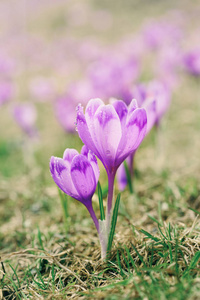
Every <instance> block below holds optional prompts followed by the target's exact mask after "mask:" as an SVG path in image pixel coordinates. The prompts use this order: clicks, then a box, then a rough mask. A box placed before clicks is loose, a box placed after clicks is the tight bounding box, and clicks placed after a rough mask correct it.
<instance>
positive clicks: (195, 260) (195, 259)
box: [183, 251, 200, 277]
mask: <svg viewBox="0 0 200 300" xmlns="http://www.w3.org/2000/svg"><path fill="white" fill-rule="evenodd" d="M199 260H200V251H198V252H196V253H195V255H194V256H193V258H192V260H191V262H190V265H189V266H188V268H187V270H185V272H184V273H183V277H185V276H186V275H188V273H189V271H191V270H192V269H194V268H195V267H196V265H197V263H198V261H199Z"/></svg>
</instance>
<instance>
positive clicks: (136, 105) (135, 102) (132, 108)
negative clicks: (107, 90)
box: [128, 99, 138, 116]
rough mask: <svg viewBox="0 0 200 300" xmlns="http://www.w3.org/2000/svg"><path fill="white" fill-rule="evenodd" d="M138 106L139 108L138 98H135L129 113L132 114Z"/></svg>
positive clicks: (129, 107)
mask: <svg viewBox="0 0 200 300" xmlns="http://www.w3.org/2000/svg"><path fill="white" fill-rule="evenodd" d="M136 108H138V103H137V100H136V99H133V100H132V101H131V103H130V104H129V106H128V115H129V116H130V115H131V114H132V112H133V111H134V110H135V109H136Z"/></svg>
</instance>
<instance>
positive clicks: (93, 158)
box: [81, 145, 100, 184]
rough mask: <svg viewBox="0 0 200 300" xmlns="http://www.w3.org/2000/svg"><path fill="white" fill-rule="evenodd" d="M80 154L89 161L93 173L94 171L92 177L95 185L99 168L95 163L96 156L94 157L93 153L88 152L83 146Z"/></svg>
mask: <svg viewBox="0 0 200 300" xmlns="http://www.w3.org/2000/svg"><path fill="white" fill-rule="evenodd" d="M81 154H83V155H84V156H86V157H87V159H88V160H89V162H90V164H91V166H92V168H93V171H94V175H95V178H96V184H97V182H98V180H99V173H100V171H99V166H98V163H97V159H96V156H95V155H94V153H93V152H92V151H91V150H89V149H88V148H87V147H86V146H85V145H83V147H82V149H81Z"/></svg>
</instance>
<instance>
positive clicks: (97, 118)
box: [77, 99, 147, 173]
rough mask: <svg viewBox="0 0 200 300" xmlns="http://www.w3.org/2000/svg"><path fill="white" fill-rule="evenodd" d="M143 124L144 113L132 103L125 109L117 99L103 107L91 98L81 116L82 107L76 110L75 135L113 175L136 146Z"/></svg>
mask: <svg viewBox="0 0 200 300" xmlns="http://www.w3.org/2000/svg"><path fill="white" fill-rule="evenodd" d="M146 125H147V117H146V111H145V109H143V108H138V106H137V102H136V101H135V100H133V101H132V102H131V104H130V105H129V107H127V105H126V104H125V103H124V102H123V101H121V100H115V101H114V102H113V103H112V104H108V105H105V104H104V102H103V101H102V100H101V99H92V100H90V101H89V102H88V104H87V106H86V109H85V115H84V113H83V107H82V106H81V105H79V106H78V107H77V130H78V133H79V136H80V138H81V140H82V141H83V143H85V145H86V146H87V147H88V148H89V149H91V150H92V151H93V152H94V153H95V154H96V156H97V157H98V158H99V159H100V160H101V162H102V163H103V165H104V167H105V169H106V171H107V172H108V173H115V171H116V170H117V168H118V167H119V165H120V164H121V163H122V162H123V161H124V160H125V159H126V157H127V156H128V155H129V154H130V153H131V152H133V151H134V150H135V149H136V148H137V147H138V146H139V145H140V143H141V142H142V140H143V138H144V136H145V133H146Z"/></svg>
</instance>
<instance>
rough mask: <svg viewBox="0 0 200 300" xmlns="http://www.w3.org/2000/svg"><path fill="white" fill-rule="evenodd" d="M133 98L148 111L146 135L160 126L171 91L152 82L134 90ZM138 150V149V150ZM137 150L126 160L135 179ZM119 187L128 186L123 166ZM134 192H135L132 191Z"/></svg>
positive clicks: (140, 85) (120, 170) (157, 82)
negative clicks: (155, 126)
mask: <svg viewBox="0 0 200 300" xmlns="http://www.w3.org/2000/svg"><path fill="white" fill-rule="evenodd" d="M132 92H133V96H134V97H135V98H137V100H138V105H139V107H143V108H145V109H146V113H147V130H146V135H147V134H148V133H149V132H150V131H151V129H152V127H153V126H154V125H157V126H158V125H159V124H160V122H161V119H162V117H163V115H164V114H165V113H166V111H167V110H168V108H169V105H170V92H169V89H168V88H167V87H166V85H164V84H163V83H162V82H160V81H151V82H149V84H147V85H145V84H138V85H136V86H135V87H134V89H133V91H132ZM136 150H137V149H136ZM136 150H135V151H133V152H132V153H131V154H130V156H129V157H128V158H127V159H126V163H127V167H128V170H129V172H130V177H131V179H133V176H134V171H133V164H134V156H135V153H136ZM117 180H118V186H119V189H120V190H121V191H123V190H124V189H125V187H126V185H127V182H128V181H127V176H126V171H125V167H124V165H123V164H122V165H121V166H120V167H119V169H118V171H117ZM132 192H133V191H132Z"/></svg>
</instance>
